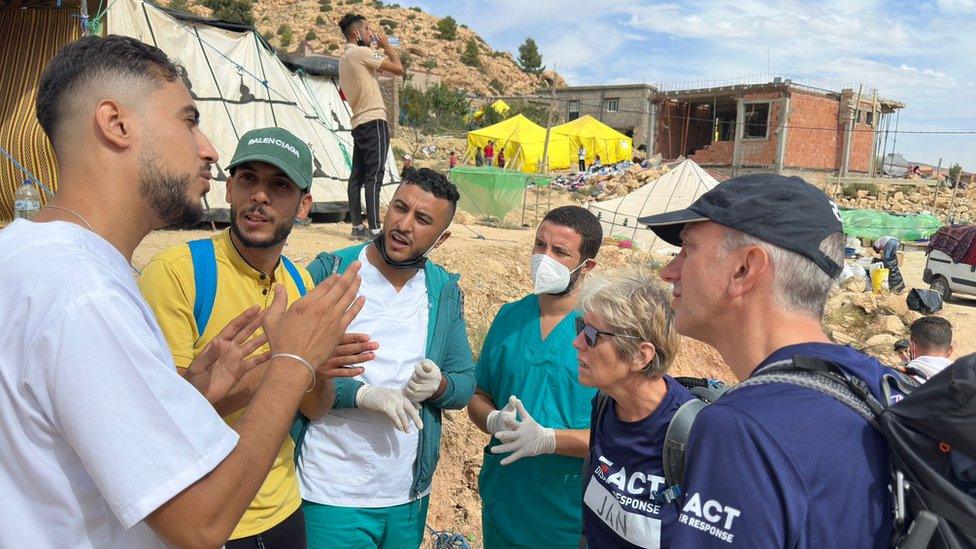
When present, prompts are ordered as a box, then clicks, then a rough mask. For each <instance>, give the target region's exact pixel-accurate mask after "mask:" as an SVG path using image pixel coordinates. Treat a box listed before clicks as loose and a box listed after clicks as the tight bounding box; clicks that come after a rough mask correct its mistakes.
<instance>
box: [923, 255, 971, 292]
mask: <svg viewBox="0 0 976 549" xmlns="http://www.w3.org/2000/svg"><path fill="white" fill-rule="evenodd" d="M922 281H923V282H925V283H926V284H928V285H929V288H930V289H932V290H935V291H936V292H939V293H940V294H941V295H942V300H943V301H948V300H949V298H951V297H952V295H953V294H955V293H960V294H968V295H972V296H976V265H966V264H965V263H956V262H954V261H953V260H952V258H951V257H949V255H948V254H946V253H943V252H940V251H939V250H932V251H930V252H929V255H928V259H927V260H926V262H925V270H924V271H923V272H922Z"/></svg>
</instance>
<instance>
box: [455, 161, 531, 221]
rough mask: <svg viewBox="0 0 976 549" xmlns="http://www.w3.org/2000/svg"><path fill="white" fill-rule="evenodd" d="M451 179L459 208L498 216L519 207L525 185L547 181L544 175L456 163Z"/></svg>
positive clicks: (472, 212)
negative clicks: (458, 198) (457, 195)
mask: <svg viewBox="0 0 976 549" xmlns="http://www.w3.org/2000/svg"><path fill="white" fill-rule="evenodd" d="M451 181H453V182H454V184H455V185H457V188H458V192H459V193H461V201H460V203H459V206H460V208H461V209H462V210H464V211H466V212H468V213H470V214H474V215H488V216H492V217H496V218H498V219H502V218H504V217H505V215H506V214H508V212H510V211H512V210H514V209H515V208H518V207H521V206H522V201H523V199H524V196H525V188H526V186H527V185H530V184H534V185H538V186H545V185H548V184H549V178H548V177H545V176H540V175H533V174H527V173H524V172H518V171H513V170H503V169H500V168H495V167H489V166H480V167H476V166H459V167H457V168H454V169H453V170H451Z"/></svg>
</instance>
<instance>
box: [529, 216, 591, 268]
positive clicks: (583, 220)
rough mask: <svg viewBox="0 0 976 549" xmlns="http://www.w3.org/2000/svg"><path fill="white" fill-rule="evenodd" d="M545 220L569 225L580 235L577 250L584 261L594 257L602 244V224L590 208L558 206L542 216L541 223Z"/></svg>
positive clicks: (565, 225)
mask: <svg viewBox="0 0 976 549" xmlns="http://www.w3.org/2000/svg"><path fill="white" fill-rule="evenodd" d="M546 221H549V222H551V223H554V224H556V225H559V226H562V227H569V228H570V229H573V230H574V231H576V234H578V235H580V237H582V242H581V243H580V249H579V252H580V258H582V259H583V260H584V261H585V260H587V259H593V258H595V257H596V253H597V252H598V251H600V244H603V226H602V225H601V224H600V220H599V219H597V217H596V216H595V215H593V212H591V211H590V210H587V209H586V208H581V207H579V206H560V207H558V208H556V209H555V210H551V211H550V212H549V213H547V214H546V216H545V217H544V218H542V222H543V223H545V222H546Z"/></svg>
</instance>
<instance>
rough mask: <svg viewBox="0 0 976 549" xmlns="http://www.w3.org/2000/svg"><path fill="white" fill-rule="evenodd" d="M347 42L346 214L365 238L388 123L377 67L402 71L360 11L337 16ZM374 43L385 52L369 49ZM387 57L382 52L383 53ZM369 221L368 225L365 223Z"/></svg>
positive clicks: (371, 232)
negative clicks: (348, 133) (348, 157)
mask: <svg viewBox="0 0 976 549" xmlns="http://www.w3.org/2000/svg"><path fill="white" fill-rule="evenodd" d="M339 29H340V30H341V31H342V35H343V36H344V37H345V38H346V47H345V50H343V52H342V59H340V60H339V87H340V88H341V89H342V93H343V94H344V95H345V96H346V101H348V102H349V107H350V108H351V109H352V142H353V153H352V172H351V173H350V174H349V188H348V191H349V193H348V194H349V219H350V221H352V237H353V238H358V239H364V240H365V239H369V240H372V238H373V237H375V236H376V235H378V234H379V233H380V187H382V185H383V171H384V168H385V164H386V155H387V152H388V151H389V148H390V129H389V127H388V126H387V123H386V104H385V103H384V102H383V95H382V94H381V93H380V84H379V81H378V80H377V77H376V73H377V72H378V71H384V72H388V73H391V74H398V75H403V65H402V64H401V63H400V57H399V56H398V55H397V52H396V50H394V49H393V46H391V45H390V43H389V42H388V41H387V39H386V35H384V34H383V33H382V32H375V31H373V30H372V29H371V28H370V25H369V23H367V22H366V19H365V18H364V17H363V16H362V15H359V14H356V13H349V14H346V15H345V17H343V18H342V20H340V21H339ZM374 42H375V43H376V44H378V45H379V46H380V48H382V49H383V53H380V52H378V51H375V50H373V49H372V48H371V47H370V44H371V43H374ZM383 54H386V57H385V58H384V55H383ZM363 188H365V189H366V220H365V221H364V220H363V217H362V200H361V193H362V189H363ZM367 223H368V226H367Z"/></svg>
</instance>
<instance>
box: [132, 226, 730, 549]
mask: <svg viewBox="0 0 976 549" xmlns="http://www.w3.org/2000/svg"><path fill="white" fill-rule="evenodd" d="M349 231H350V226H349V225H348V224H313V225H311V226H308V227H296V228H295V230H294V231H293V232H292V235H291V236H290V237H289V240H288V244H287V246H286V248H285V255H287V256H288V257H289V258H291V259H292V260H293V261H296V262H298V263H302V264H306V263H308V262H309V261H311V260H312V259H313V258H314V257H315V256H316V255H317V254H318V253H319V252H322V251H334V250H337V249H340V248H342V247H345V246H349V245H351V244H353V242H352V241H350V240H349V239H348V238H347V237H346V235H348V234H349ZM451 231H452V236H451V238H450V239H448V240H447V242H445V243H444V245H443V246H442V247H441V248H439V249H437V250H435V251H434V252H433V253H432V254H431V257H432V259H433V260H434V261H436V262H437V263H439V264H441V265H443V266H444V267H446V268H447V269H448V270H449V271H452V272H458V273H460V274H461V282H460V284H461V288H462V290H463V291H464V295H465V317H466V319H467V323H468V337H469V339H470V341H471V347H472V349H473V351H474V353H475V355H477V354H478V353H479V352H480V350H481V344H482V341H483V340H484V337H485V334H486V333H487V331H488V327H489V326H490V324H491V320H492V319H493V318H494V316H495V314H496V313H497V311H498V309H499V307H501V305H502V304H504V303H506V302H509V301H513V300H516V299H519V298H521V297H522V296H524V295H525V294H526V293H528V292H529V290H530V281H529V255H530V253H531V252H530V249H531V245H532V237H533V235H534V232H533V231H530V230H528V229H522V230H517V229H501V228H495V227H486V226H483V225H469V226H468V227H465V226H463V225H460V224H458V223H455V224H454V225H453V226H452V228H451ZM210 234H211V232H210V231H156V232H154V233H152V234H150V235H149V236H148V237H147V238H146V239H145V240H144V241H143V243H142V244H141V245H140V246H139V248H138V249H137V250H136V252H135V255H134V257H133V264H134V265H135V266H136V267H137V268H138V267H141V266H142V265H144V264H145V263H146V262H147V261H148V260H149V258H151V257H152V256H153V255H154V254H156V253H157V252H160V251H162V250H164V249H165V248H167V247H169V246H172V245H175V244H180V243H183V242H186V241H188V240H192V239H196V238H204V237H206V236H208V235H210ZM476 234H477V235H480V236H481V237H483V239H481V238H477V236H476ZM597 259H598V261H599V262H600V265H601V267H603V268H609V267H615V266H622V265H624V264H626V263H641V262H646V263H652V262H655V261H659V259H657V260H656V259H655V258H652V257H651V256H650V255H649V254H647V253H646V252H640V251H635V250H625V249H620V248H618V247H616V246H613V245H605V246H604V247H603V248H602V249H601V251H600V255H599V256H598V257H597ZM671 373H673V374H675V375H695V376H699V377H713V378H720V379H724V380H726V381H731V374H730V373H729V371H728V369H727V367H726V366H725V363H724V362H722V360H721V358H719V356H718V354H717V353H716V352H715V350H714V349H712V348H711V347H708V346H706V345H704V344H702V343H699V342H697V341H691V340H686V341H685V344H684V345H683V348H682V351H681V354H680V355H679V356H678V359H677V363H676V365H675V366H674V368H673V369H672V372H671ZM487 443H488V436H487V435H485V434H484V433H482V432H481V431H479V430H478V429H477V428H475V427H474V426H473V425H472V423H471V422H470V420H469V419H468V416H467V413H466V412H465V411H464V410H460V411H449V412H446V413H445V414H444V438H443V442H442V446H441V459H440V464H439V465H438V468H437V473H436V475H435V476H434V485H433V491H432V493H431V498H430V511H429V515H428V519H427V522H428V524H429V525H430V526H431V527H432V528H434V529H435V530H452V531H457V532H460V533H462V534H464V535H465V536H466V537H468V539H470V540H471V541H472V542H473V543H472V547H480V546H481V542H480V540H481V502H480V500H479V498H478V473H479V471H480V468H481V455H482V448H483V447H484V446H485V444H487Z"/></svg>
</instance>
